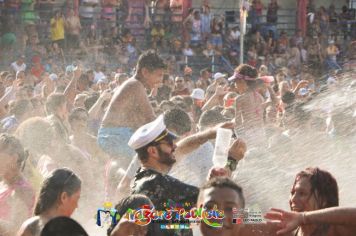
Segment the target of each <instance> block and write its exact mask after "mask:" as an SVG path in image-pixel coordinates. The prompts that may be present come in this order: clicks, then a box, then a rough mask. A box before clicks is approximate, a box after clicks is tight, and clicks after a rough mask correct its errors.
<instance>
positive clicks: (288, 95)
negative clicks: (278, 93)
mask: <svg viewBox="0 0 356 236" xmlns="http://www.w3.org/2000/svg"><path fill="white" fill-rule="evenodd" d="M281 100H282V102H283V103H286V104H288V105H290V104H292V103H293V102H294V100H295V94H294V93H293V92H290V91H287V92H285V93H284V94H283V96H282V98H281Z"/></svg>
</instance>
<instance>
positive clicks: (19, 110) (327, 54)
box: [0, 0, 356, 236]
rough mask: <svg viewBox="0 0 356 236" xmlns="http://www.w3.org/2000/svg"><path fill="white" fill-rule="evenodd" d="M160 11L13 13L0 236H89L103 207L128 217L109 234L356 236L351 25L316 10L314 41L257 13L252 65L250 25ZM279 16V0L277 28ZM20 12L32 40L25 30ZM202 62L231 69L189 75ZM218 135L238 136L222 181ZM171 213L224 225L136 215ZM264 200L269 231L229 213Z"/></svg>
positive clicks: (172, 4) (127, 5) (145, 4)
mask: <svg viewBox="0 0 356 236" xmlns="http://www.w3.org/2000/svg"><path fill="white" fill-rule="evenodd" d="M150 3H151V2H150V1H140V0H137V1H127V2H125V1H120V4H121V5H119V6H116V5H115V6H114V5H113V3H112V2H109V1H107V2H106V3H105V4H106V5H105V4H104V5H102V7H103V11H102V12H101V13H100V14H101V17H102V18H105V17H106V18H105V19H106V20H107V21H105V23H107V24H100V23H99V22H101V21H96V18H95V17H94V15H95V14H94V10H93V11H91V10H90V8H95V7H97V6H98V3H96V2H92V1H91V2H88V1H83V2H81V3H79V2H76V1H73V6H68V9H70V10H68V14H67V15H66V16H63V12H64V11H63V9H62V11H56V12H55V14H54V15H53V17H52V18H51V20H48V21H47V22H43V21H41V20H39V21H38V18H36V17H37V14H35V13H36V12H35V10H34V9H32V10H31V9H28V8H26V7H29V6H27V5H26V6H25V3H23V2H21V4H18V5H16V4H15V1H14V2H13V4H12V1H9V2H5V5H4V4H3V5H1V6H2V9H1V14H2V15H1V16H2V20H1V22H2V29H3V32H2V38H1V52H2V53H1V56H2V59H3V60H2V62H3V63H4V65H3V66H2V70H1V72H0V235H1V236H2V235H4V236H8V235H16V234H17V235H92V234H93V232H91V230H92V229H93V227H92V226H88V222H91V223H93V222H92V220H93V218H94V214H95V213H96V209H97V208H99V207H101V206H102V204H103V203H104V202H112V203H114V204H115V209H116V210H117V212H118V214H119V216H120V217H119V220H118V222H116V223H112V225H110V227H109V229H108V232H107V235H115V236H121V235H122V236H123V235H125V236H126V235H204V236H207V235H224V236H225V235H276V234H285V235H292V234H293V235H345V236H346V235H354V234H356V222H355V219H356V208H351V207H349V208H346V207H341V206H339V205H340V200H339V199H341V197H339V186H342V189H343V190H344V188H346V187H345V186H347V187H350V189H351V188H352V187H353V185H352V183H351V184H349V185H348V183H344V182H341V183H342V184H341V185H340V182H338V181H339V177H340V176H339V174H340V173H341V172H342V171H340V170H346V169H347V170H352V169H353V167H354V166H356V162H355V160H354V156H355V148H354V145H355V143H356V142H355V141H356V136H355V134H356V129H355V128H356V100H355V96H354V94H355V92H356V81H355V68H356V67H355V61H356V41H353V40H354V39H355V35H354V34H353V33H352V32H353V31H354V29H353V27H354V25H353V24H351V25H350V28H351V29H349V28H347V29H345V28H342V27H341V28H339V27H335V25H334V23H335V22H334V21H332V19H334V18H335V17H336V18H337V19H339V18H338V17H337V15H338V14H336V13H335V12H334V13H335V14H334V13H333V12H332V10H329V11H325V9H324V8H323V7H320V10H319V11H318V12H317V11H316V10H315V9H316V7H315V6H314V4H313V1H310V4H309V7H308V9H314V11H313V10H310V12H314V13H315V17H314V16H313V20H311V21H308V22H309V23H308V29H310V30H307V32H305V34H304V33H303V31H302V30H297V31H296V33H295V35H293V36H288V34H287V33H286V32H284V31H282V32H277V31H274V30H269V31H266V30H265V29H264V28H263V27H262V28H260V27H259V26H258V25H259V24H258V23H259V22H260V21H261V12H262V10H263V9H264V6H263V4H262V3H261V2H260V1H257V0H256V1H253V3H252V6H251V9H250V15H253V14H257V15H258V17H257V18H253V19H254V20H257V21H258V23H256V24H255V23H251V26H252V28H251V29H250V31H249V32H248V34H247V36H246V42H245V44H246V46H247V54H246V56H245V59H246V63H240V62H239V60H238V59H237V58H238V54H239V47H238V46H239V43H240V41H239V40H240V32H239V28H238V27H237V26H236V25H232V26H231V27H229V25H228V24H226V22H225V21H224V17H222V16H219V17H216V16H213V15H212V14H211V13H210V7H209V2H208V1H203V4H202V9H201V12H200V11H199V10H196V9H195V10H194V9H190V7H191V2H190V1H155V5H152V6H153V7H154V11H151V10H150V9H152V8H150V7H151V5H150ZM7 4H10V5H11V4H12V5H11V6H10V5H7ZM26 4H29V3H28V2H27V3H26ZM36 4H37V3H36ZM31 7H33V5H31ZM120 7H122V9H123V10H121V11H119V10H117V8H120ZM330 8H331V9H332V7H330ZM24 9H25V10H24ZM65 9H67V8H65ZM83 9H86V10H87V11H88V12H91V17H92V18H93V19H90V20H88V19H84V18H91V17H88V16H89V15H90V14H89V13H88V12H85V11H84V13H85V14H87V15H86V16H85V15H83V14H84V13H83ZM110 9H111V10H110ZM120 9H121V8H120ZM125 9H126V10H125ZM127 9H131V10H127ZM133 9H136V10H135V11H134V10H133ZM138 9H140V11H139V10H138ZM189 9H190V10H189ZM278 9H279V6H278V3H277V1H276V0H272V1H271V3H270V4H269V5H268V8H267V23H268V24H272V25H273V24H276V23H277V22H278V14H277V12H278ZM47 10H48V9H47ZM21 11H22V14H21V17H22V18H21V20H22V21H26V26H25V28H24V29H18V28H16V27H14V26H15V25H17V23H18V22H17V19H16V17H14V16H17V15H16V14H17V13H19V12H21ZM254 11H255V12H254ZM31 12H32V13H33V14H34V15H31V14H29V13H31ZM120 12H121V13H125V12H126V13H127V14H128V15H122V14H121V13H120ZM350 12H351V11H349V9H348V8H347V9H343V12H342V13H341V15H340V17H342V14H345V15H346V13H347V14H348V17H349V18H347V19H348V20H350V19H351V18H352V17H351V16H350ZM119 13H120V14H119ZM88 14H89V15H88ZM112 15H114V16H115V18H113V19H112ZM335 15H336V16H335ZM35 16H36V17H35ZM276 16H277V17H276ZM31 17H32V18H31ZM41 17H43V18H41ZM45 17H46V16H42V15H41V16H40V18H39V19H46V18H45ZM345 17H346V16H345ZM36 19H37V20H36ZM119 19H121V22H122V25H120V26H118V25H115V24H114V25H113V24H112V23H113V22H116V21H118V20H119ZM122 19H123V20H122ZM125 19H126V20H125ZM340 19H341V18H340ZM345 19H346V18H345ZM249 20H251V19H249ZM340 21H341V20H340ZM167 22H169V23H167ZM337 22H338V21H336V23H337ZM141 23H142V24H141ZM42 24H48V29H49V32H47V30H46V29H47V28H46V27H41V26H42ZM137 25H142V26H144V27H143V32H141V33H142V34H141V33H140V32H139V31H140V30H142V29H141V28H135V27H136V26H137ZM99 29H100V31H102V35H103V37H99V38H98V37H97V36H98V30H99ZM339 29H341V30H343V31H342V32H343V33H344V34H343V35H342V36H344V37H340V35H339V33H341V32H340V31H338V30H339ZM177 30H179V31H181V32H182V33H181V34H179V36H180V37H177V35H176V33H173V32H178V31H177ZM105 31H106V32H105ZM46 32H47V33H49V39H50V40H49V41H48V42H46V40H45V39H44V38H43V34H44V33H46ZM345 32H346V33H345ZM140 35H141V36H143V37H144V40H145V41H146V42H145V43H143V44H141V45H139V44H136V40H137V41H139V37H140ZM146 36H149V37H146ZM107 40H109V41H107ZM141 42H142V41H141ZM140 47H142V48H140ZM144 48H150V50H143V49H144ZM196 54H202V55H204V56H206V57H211V56H212V55H221V56H224V57H226V58H228V61H229V63H230V66H233V67H234V68H235V69H234V70H233V71H232V73H231V72H230V71H228V70H225V69H224V68H223V67H221V68H219V67H214V71H212V69H211V68H210V67H209V65H207V67H206V68H204V69H202V70H200V71H196V69H195V68H194V67H189V66H187V65H184V63H183V64H181V63H180V62H181V61H184V57H189V56H192V55H196ZM113 60H114V63H113V62H112V61H113ZM178 65H183V67H182V68H180V67H179V66H178ZM180 69H182V70H180ZM217 69H218V70H217ZM195 74H199V75H200V76H198V77H196V76H195ZM220 128H225V129H230V130H232V131H233V140H232V142H231V144H230V147H229V150H228V157H227V160H226V166H225V167H223V168H220V167H216V166H214V164H213V154H214V140H215V138H216V134H217V131H218V130H219V129H220ZM328 163H332V165H328ZM324 167H325V168H324ZM330 170H333V171H330ZM346 177H347V176H346ZM346 177H344V176H342V177H341V179H342V180H344V178H346ZM284 179H290V180H288V181H290V182H292V180H293V179H294V182H293V184H292V186H289V185H284V183H285V182H283V184H282V182H281V181H282V180H284ZM338 183H339V184H338ZM267 188H268V189H267ZM286 189H291V191H290V192H288V191H286ZM271 193H272V195H273V194H274V195H275V196H281V197H276V198H275V199H270V198H271V197H269V196H270V195H271ZM342 194H343V195H344V196H347V197H349V198H350V199H354V198H355V196H353V195H352V194H353V192H352V191H351V192H350V191H342ZM288 195H290V198H289V202H288V201H287V200H285V202H286V204H284V203H282V202H281V201H280V200H281V199H284V197H286V198H287V196H288ZM167 201H169V202H173V203H177V204H183V203H187V205H189V206H190V207H194V206H203V207H204V208H206V209H213V208H214V207H215V206H216V207H217V209H221V210H223V211H224V217H223V219H220V220H221V222H220V223H221V224H222V227H217V228H214V227H211V226H209V225H208V224H206V222H200V224H199V226H194V225H193V224H191V225H190V226H189V227H190V229H180V230H177V229H165V230H162V229H161V228H160V225H159V224H158V223H156V224H155V223H151V224H149V225H148V226H140V225H138V224H136V223H134V222H132V221H129V220H127V219H126V218H125V217H124V216H125V214H126V212H127V210H128V209H137V208H140V207H143V206H146V207H147V206H149V207H151V208H154V209H157V210H165V209H166V207H167V206H166V205H165V203H167ZM351 202H352V201H351ZM252 203H257V204H258V205H259V206H258V207H259V208H260V210H261V211H262V212H263V213H266V214H265V219H266V220H267V222H263V223H259V224H251V225H243V226H241V225H240V224H233V218H234V216H233V209H234V208H235V209H243V208H248V207H250V206H251V204H252ZM287 206H289V209H288V210H282V208H284V209H286V208H285V207H287ZM270 207H277V208H273V209H272V210H269V208H270ZM76 209H77V210H76ZM74 219H75V220H74ZM78 222H79V223H78ZM93 224H94V223H93ZM94 231H95V230H94ZM95 233H96V232H94V234H95Z"/></svg>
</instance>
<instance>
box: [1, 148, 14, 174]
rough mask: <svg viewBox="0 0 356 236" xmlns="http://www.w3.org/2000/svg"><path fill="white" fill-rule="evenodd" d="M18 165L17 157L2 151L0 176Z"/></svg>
mask: <svg viewBox="0 0 356 236" xmlns="http://www.w3.org/2000/svg"><path fill="white" fill-rule="evenodd" d="M14 167H17V158H16V157H15V156H13V155H10V154H8V153H6V152H0V177H3V176H4V175H6V173H7V172H8V171H9V170H13V169H14Z"/></svg>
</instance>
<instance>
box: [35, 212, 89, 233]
mask: <svg viewBox="0 0 356 236" xmlns="http://www.w3.org/2000/svg"><path fill="white" fill-rule="evenodd" d="M41 236H88V234H87V232H86V231H85V230H84V228H83V227H82V226H81V225H80V224H79V223H78V222H76V221H75V220H73V219H71V218H69V217H65V216H60V217H56V218H53V219H51V220H50V221H48V222H47V223H46V225H45V226H44V227H43V229H42V231H41Z"/></svg>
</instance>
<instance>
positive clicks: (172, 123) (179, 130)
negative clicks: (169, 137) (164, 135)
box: [164, 109, 192, 135]
mask: <svg viewBox="0 0 356 236" xmlns="http://www.w3.org/2000/svg"><path fill="white" fill-rule="evenodd" d="M164 123H165V124H166V126H167V129H168V130H171V131H173V132H175V133H176V134H177V135H184V134H186V133H188V132H190V130H191V126H192V122H191V120H190V118H189V115H188V114H187V113H186V112H185V111H183V110H181V109H172V110H169V111H166V112H165V113H164Z"/></svg>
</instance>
